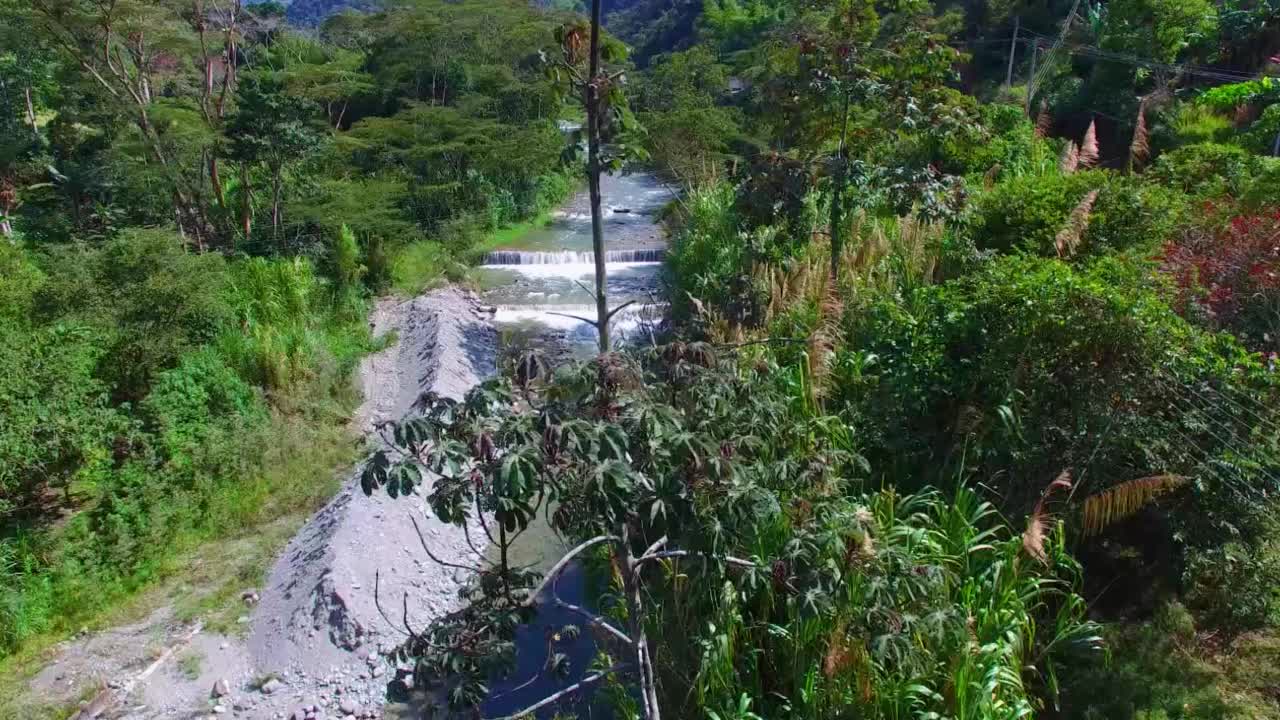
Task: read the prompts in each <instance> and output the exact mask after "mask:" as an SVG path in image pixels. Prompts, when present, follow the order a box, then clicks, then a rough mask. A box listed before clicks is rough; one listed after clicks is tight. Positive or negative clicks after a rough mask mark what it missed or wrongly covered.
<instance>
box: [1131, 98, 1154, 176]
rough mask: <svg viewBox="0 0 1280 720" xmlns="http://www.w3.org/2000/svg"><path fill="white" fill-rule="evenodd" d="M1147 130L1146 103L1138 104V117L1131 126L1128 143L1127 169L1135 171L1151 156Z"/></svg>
mask: <svg viewBox="0 0 1280 720" xmlns="http://www.w3.org/2000/svg"><path fill="white" fill-rule="evenodd" d="M1148 136H1149V133H1148V132H1147V114H1146V103H1145V102H1144V103H1141V104H1139V105H1138V119H1137V121H1136V122H1135V123H1134V126H1133V140H1132V141H1131V142H1130V143H1129V170H1130V171H1131V172H1137V171H1138V170H1139V169H1141V168H1142V166H1143V165H1145V164H1147V159H1148V158H1149V157H1151V145H1150V143H1149V141H1148V140H1149V137H1148Z"/></svg>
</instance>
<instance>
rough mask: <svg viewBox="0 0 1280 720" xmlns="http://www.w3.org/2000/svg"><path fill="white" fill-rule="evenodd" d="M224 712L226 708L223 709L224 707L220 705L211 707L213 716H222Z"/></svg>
mask: <svg viewBox="0 0 1280 720" xmlns="http://www.w3.org/2000/svg"><path fill="white" fill-rule="evenodd" d="M226 711H227V708H226V707H224V706H222V705H214V706H213V714H214V715H222V714H224V713H225V712H226Z"/></svg>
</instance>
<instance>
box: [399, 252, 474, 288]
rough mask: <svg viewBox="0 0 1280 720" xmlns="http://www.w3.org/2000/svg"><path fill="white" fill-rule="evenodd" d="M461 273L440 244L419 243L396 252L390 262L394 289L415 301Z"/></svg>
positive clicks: (455, 261)
mask: <svg viewBox="0 0 1280 720" xmlns="http://www.w3.org/2000/svg"><path fill="white" fill-rule="evenodd" d="M461 272H462V266H461V265H460V264H459V263H458V261H457V260H455V259H454V258H453V256H452V255H450V254H449V251H448V250H446V249H445V248H444V247H443V246H442V245H440V243H437V242H433V241H431V240H420V241H418V242H415V243H410V244H408V245H406V246H404V247H402V248H400V249H399V250H397V251H396V253H395V256H394V257H393V258H392V260H391V287H392V288H393V289H394V290H395V291H396V292H397V293H399V294H401V295H404V296H408V297H412V296H414V295H417V294H418V293H420V292H422V291H423V290H426V289H428V288H431V287H433V286H435V285H438V284H439V283H441V282H443V281H444V279H445V278H449V277H456V276H458V275H460V274H461Z"/></svg>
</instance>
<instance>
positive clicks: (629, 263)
mask: <svg viewBox="0 0 1280 720" xmlns="http://www.w3.org/2000/svg"><path fill="white" fill-rule="evenodd" d="M600 189H601V194H602V196H603V198H602V209H603V210H604V215H605V218H604V229H605V242H606V244H607V248H608V250H607V252H606V255H605V270H606V272H607V274H608V280H607V288H608V296H609V304H610V306H611V307H617V306H618V305H621V304H623V303H626V302H633V303H634V304H632V305H631V306H629V307H627V308H626V309H625V310H623V311H622V312H620V313H619V314H618V315H616V316H614V321H613V323H612V335H613V337H614V339H615V340H620V341H626V340H634V339H636V338H643V336H644V333H645V328H646V327H647V326H648V325H649V321H652V320H655V319H656V318H657V317H658V316H659V315H660V314H661V311H662V308H663V305H662V303H661V301H660V298H659V297H658V273H659V270H660V269H661V267H662V260H663V258H664V257H665V255H666V245H665V243H664V242H663V239H662V232H661V228H660V226H659V225H658V222H657V218H656V215H657V213H658V211H659V210H661V209H662V207H663V206H664V205H666V204H667V203H668V202H669V201H670V200H671V197H672V196H671V192H670V191H669V190H668V189H667V188H666V187H665V186H664V185H663V184H662V183H660V182H659V181H658V180H657V179H656V178H654V177H653V176H651V175H647V174H643V173H637V174H632V175H619V176H605V177H604V178H602V179H601V188H600ZM594 263H595V253H593V252H592V251H591V212H590V205H589V200H588V197H587V193H586V192H585V191H583V192H579V193H578V194H577V195H575V196H574V198H573V199H572V200H570V201H569V203H567V204H566V205H565V207H563V208H561V209H560V211H559V212H557V213H556V214H555V215H554V216H553V218H552V221H551V222H550V223H548V224H547V225H546V226H545V227H542V228H538V229H536V230H534V231H532V232H530V233H528V234H526V235H525V236H524V237H522V238H520V240H519V241H518V242H517V243H516V244H515V245H514V246H512V247H507V248H499V249H496V250H494V251H493V252H490V253H489V254H488V255H487V256H486V257H485V260H484V264H483V265H482V266H481V267H480V268H479V269H478V271H477V275H478V278H479V281H480V284H481V287H482V288H483V292H484V295H485V297H486V299H487V300H488V301H489V302H490V303H491V304H492V305H493V306H494V307H495V308H496V312H495V313H494V323H495V324H496V325H497V326H498V329H499V331H500V332H502V333H503V335H504V343H505V344H506V345H507V346H508V347H510V346H523V345H530V344H539V343H542V344H557V343H558V344H561V345H562V346H563V347H564V348H565V349H568V350H569V351H571V352H574V353H575V354H579V355H587V354H590V352H591V349H592V346H593V343H594V342H595V337H596V331H595V328H594V327H592V326H591V325H590V324H589V323H587V322H584V321H583V320H580V319H577V318H594V317H595V312H596V309H595V305H594V300H593V299H592V296H591V293H590V292H589V288H593V287H594V282H595V265H594Z"/></svg>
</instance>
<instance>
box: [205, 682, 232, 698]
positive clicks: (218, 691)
mask: <svg viewBox="0 0 1280 720" xmlns="http://www.w3.org/2000/svg"><path fill="white" fill-rule="evenodd" d="M230 694H231V683H229V682H227V679H226V678H219V679H218V681H217V682H215V683H214V684H213V690H212V691H210V693H209V697H211V698H220V697H226V696H228V695H230Z"/></svg>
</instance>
